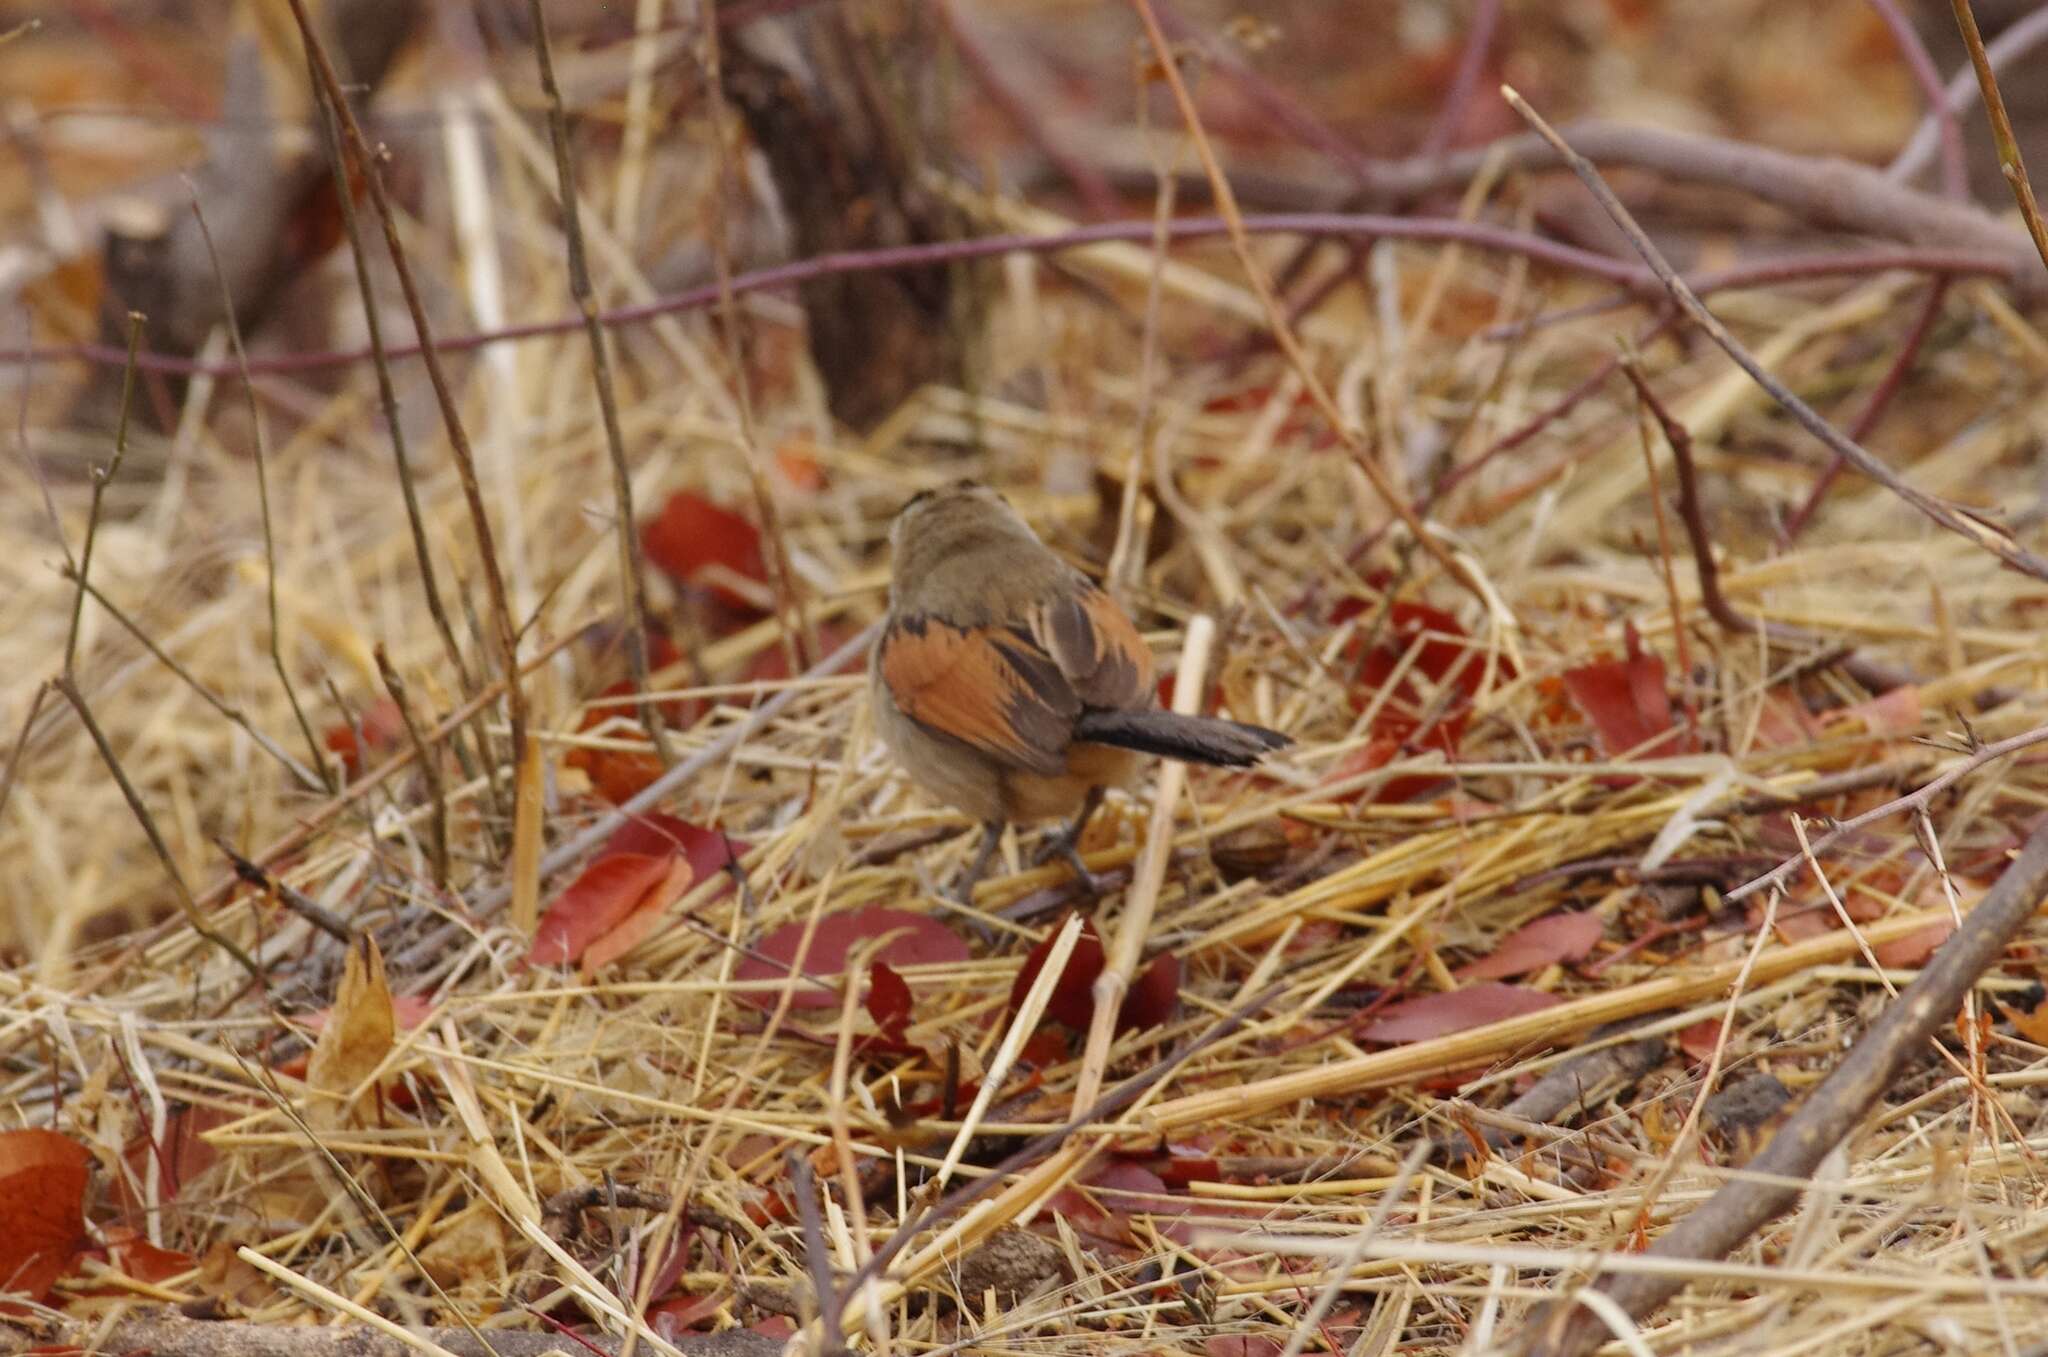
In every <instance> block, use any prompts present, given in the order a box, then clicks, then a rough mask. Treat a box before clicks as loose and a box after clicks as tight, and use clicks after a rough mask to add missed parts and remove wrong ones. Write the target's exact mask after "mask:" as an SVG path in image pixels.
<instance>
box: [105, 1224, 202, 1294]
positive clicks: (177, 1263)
mask: <svg viewBox="0 0 2048 1357" xmlns="http://www.w3.org/2000/svg"><path fill="white" fill-rule="evenodd" d="M106 1254H107V1261H108V1262H109V1263H110V1264H112V1265H113V1266H114V1267H116V1268H118V1269H119V1270H120V1271H122V1272H125V1273H126V1274H128V1275H129V1276H130V1277H133V1278H134V1279H135V1280H136V1281H138V1282H149V1283H151V1284H152V1285H154V1284H156V1283H159V1282H163V1281H167V1280H168V1279H170V1278H172V1277H175V1276H177V1275H178V1274H179V1273H181V1272H190V1271H191V1270H192V1269H193V1268H194V1267H196V1266H197V1265H198V1264H197V1260H196V1259H194V1258H193V1257H192V1255H191V1254H189V1253H179V1252H178V1251H177V1250H175V1249H160V1248H158V1247H157V1246H156V1245H154V1244H152V1243H150V1242H149V1240H148V1239H146V1238H144V1237H143V1235H142V1233H141V1232H140V1231H138V1230H135V1229H132V1228H130V1227H129V1226H126V1225H115V1226H112V1227H110V1228H109V1229H108V1230H107V1232H106Z"/></svg>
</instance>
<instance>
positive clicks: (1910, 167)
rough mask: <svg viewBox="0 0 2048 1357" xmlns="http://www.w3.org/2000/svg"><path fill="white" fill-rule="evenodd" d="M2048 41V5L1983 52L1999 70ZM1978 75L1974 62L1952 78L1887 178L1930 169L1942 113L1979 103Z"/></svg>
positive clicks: (1906, 177)
mask: <svg viewBox="0 0 2048 1357" xmlns="http://www.w3.org/2000/svg"><path fill="white" fill-rule="evenodd" d="M2043 41H2048V6H2043V7H2041V8H2038V9H2036V10H2034V12H2033V13H2031V14H2024V15H2021V16H2020V17H2019V18H2018V19H2016V20H2014V21H2013V23H2012V24H2011V25H2010V26H2009V27H2008V28H2006V30H2005V31H2004V32H2003V33H2000V34H1999V35H1998V36H1997V37H1995V38H1993V39H1992V40H1991V43H1990V45H1989V46H1987V47H1986V48H1985V49H1984V51H1985V55H1986V56H1987V57H1988V58H1989V60H1990V63H1991V69H1992V70H1993V71H2000V70H2003V69H2005V67H2006V66H2007V65H2009V64H2011V63H2012V62H2014V61H2016V60H2018V59H2019V58H2020V57H2023V56H2025V55H2026V54H2027V53H2028V52H2031V51H2032V50H2033V49H2034V48H2035V47H2036V46H2038V45H2039V44H2040V43H2041V42H2043ZM1979 102H1980V100H1979V97H1978V93H1977V78H1976V70H1975V67H1974V65H1971V66H1965V67H1963V68H1962V69H1961V70H1959V71H1957V72H1956V73H1955V74H1954V75H1952V76H1950V77H1949V80H1948V84H1947V85H1946V86H1945V87H1944V88H1943V90H1942V100H1941V111H1940V112H1936V111H1931V110H1930V111H1929V112H1928V113H1926V114H1924V115H1922V117H1921V119H1920V125H1919V126H1918V127H1916V128H1914V129H1913V135H1912V136H1911V137H1910V138H1908V140H1907V142H1906V144H1905V146H1904V147H1903V148H1902V149H1901V150H1900V151H1899V153H1898V155H1896V156H1894V157H1893V158H1892V163H1891V164H1890V165H1888V166H1886V167H1885V171H1884V173H1885V177H1886V178H1887V179H1893V180H1898V181H1901V182H1903V181H1906V180H1909V179H1912V178H1913V177H1914V176H1915V175H1917V174H1919V173H1920V172H1921V171H1922V170H1924V169H1926V168H1927V162H1928V161H1929V160H1930V159H1932V158H1933V156H1934V152H1935V145H1936V143H1937V141H1938V140H1939V138H1940V136H1941V121H1942V118H1943V116H1948V117H1960V116H1961V115H1962V113H1963V110H1965V109H1967V108H1969V107H1971V106H1972V105H1974V104H1977V103H1979Z"/></svg>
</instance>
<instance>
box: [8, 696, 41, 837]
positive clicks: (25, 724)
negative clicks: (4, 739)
mask: <svg viewBox="0 0 2048 1357" xmlns="http://www.w3.org/2000/svg"><path fill="white" fill-rule="evenodd" d="M49 695H50V685H49V683H48V681H47V680H46V681H44V682H42V683H38V684H37V685H36V695H35V696H34V697H32V698H30V699H29V701H28V715H26V716H24V717H22V718H21V730H20V731H19V732H18V733H17V734H16V735H15V737H14V747H13V748H12V749H10V750H8V751H7V767H6V768H4V769H0V815H5V814H6V813H7V798H8V797H9V796H10V795H12V794H13V792H14V775H15V773H16V772H17V771H19V769H20V768H21V755H22V751H23V750H25V749H27V748H28V733H29V731H30V730H31V729H33V728H34V726H35V723H36V715H37V713H39V712H40V711H42V709H43V699H44V698H46V697H48V696H49Z"/></svg>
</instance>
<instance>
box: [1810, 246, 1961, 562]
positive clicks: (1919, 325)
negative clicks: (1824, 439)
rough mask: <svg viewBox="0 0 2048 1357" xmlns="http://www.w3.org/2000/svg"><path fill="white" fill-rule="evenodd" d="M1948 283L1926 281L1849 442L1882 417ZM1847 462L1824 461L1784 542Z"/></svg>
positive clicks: (1923, 339) (1862, 435) (1838, 458)
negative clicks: (1915, 309)
mask: <svg viewBox="0 0 2048 1357" xmlns="http://www.w3.org/2000/svg"><path fill="white" fill-rule="evenodd" d="M1948 285H1949V280H1948V279H1946V278H1936V279H1934V280H1933V281H1932V282H1930V283H1929V284H1928V285H1927V296H1926V298H1925V299H1924V300H1922V301H1921V303H1920V310H1919V311H1918V312H1917V313H1915V315H1914V317H1913V325H1912V328H1911V329H1909V330H1907V331H1906V337H1905V339H1903V340H1902V341H1900V343H1899V352H1898V355H1897V356H1896V357H1894V358H1893V359H1892V365H1891V366H1890V367H1889V368H1887V369H1885V374H1884V376H1883V377H1881V378H1879V379H1878V383H1877V385H1876V386H1874V387H1872V388H1871V390H1870V399H1868V400H1866V401H1865V402H1864V403H1863V408H1862V409H1861V410H1859V411H1857V413H1856V418H1855V420H1854V422H1852V423H1851V424H1850V425H1849V438H1850V440H1851V441H1852V442H1856V443H1861V442H1862V441H1863V440H1864V439H1866V438H1868V437H1869V436H1870V432H1871V430H1873V429H1875V428H1876V427H1877V422H1878V420H1879V419H1881V418H1883V416H1884V412H1885V410H1886V409H1887V408H1889V407H1890V405H1891V403H1892V397H1894V396H1896V395H1898V393H1899V389H1900V388H1901V387H1903V386H1904V385H1905V384H1906V378H1907V376H1908V375H1909V374H1911V372H1912V371H1913V364H1914V363H1915V362H1917V361H1918V360H1919V357H1920V350H1921V348H1922V347H1924V346H1925V345H1926V343H1927V336H1928V335H1929V334H1930V333H1932V331H1933V329H1934V322H1935V321H1936V320H1938V319H1940V317H1941V306H1942V303H1943V302H1945V301H1947V300H1948ZM1848 465H1849V459H1848V458H1846V457H1844V456H1842V454H1840V453H1839V452H1838V453H1836V454H1835V455H1834V457H1832V458H1831V459H1830V460H1829V461H1828V464H1827V466H1826V468H1824V469H1823V470H1822V471H1821V473H1820V475H1819V476H1818V477H1816V478H1815V480H1814V482H1813V488H1812V489H1811V490H1808V491H1807V492H1806V498H1805V499H1804V500H1803V501H1801V502H1800V505H1799V507H1798V508H1797V509H1794V510H1793V511H1792V513H1791V514H1790V516H1788V517H1787V518H1786V520H1785V540H1786V541H1787V542H1791V541H1793V540H1795V539H1796V538H1798V536H1799V534H1800V533H1802V532H1804V531H1805V530H1806V525H1807V524H1809V523H1811V522H1812V521H1813V516H1814V515H1815V514H1816V513H1818V512H1819V511H1820V505H1821V501H1822V500H1824V499H1826V498H1827V496H1828V491H1830V490H1832V489H1833V488H1834V485H1835V482H1836V481H1838V480H1840V479H1841V476H1842V471H1843V469H1844V468H1846V467H1847V466H1848Z"/></svg>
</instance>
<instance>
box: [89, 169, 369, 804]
mask: <svg viewBox="0 0 2048 1357" xmlns="http://www.w3.org/2000/svg"><path fill="white" fill-rule="evenodd" d="M185 187H186V188H187V189H188V190H189V191H190V192H191V195H192V217H193V220H194V221H196V222H198V223H199V238H200V240H202V241H204V242H205V244H206V260H207V263H209V264H211V265H212V266H213V280H214V282H216V283H218V284H219V285H220V304H221V317H222V320H223V321H224V322H225V323H226V325H227V327H228V344H229V346H230V347H231V348H232V349H233V350H234V355H235V367H236V368H237V369H238V370H239V375H240V377H241V379H242V398H243V399H244V400H246V401H247V402H248V404H249V435H250V437H251V438H253V439H255V441H256V453H255V458H254V461H255V464H256V504H257V511H258V513H259V514H260V515H261V516H262V519H263V599H264V606H265V608H266V609H267V610H268V612H269V620H270V664H271V667H272V668H273V669H275V670H276V671H277V681H278V684H279V686H280V687H282V688H283V689H284V697H285V701H286V702H288V703H290V704H291V709H292V718H293V719H294V720H296V721H297V722H298V723H299V734H300V736H301V737H302V738H304V740H305V741H306V750H307V752H308V753H309V754H310V755H311V756H312V759H313V767H314V769H315V771H316V772H317V773H318V774H319V777H320V781H321V783H322V785H324V786H325V787H326V789H327V790H328V791H330V792H331V791H333V790H334V783H333V781H332V780H331V779H332V774H331V773H330V772H329V770H328V767H327V762H326V760H324V759H322V758H321V757H320V739H319V737H318V736H316V735H315V734H314V733H313V723H312V722H311V721H309V720H307V719H306V709H305V707H304V706H302V705H301V704H300V702H299V687H298V685H297V684H295V683H293V682H292V676H291V671H290V670H289V669H287V668H285V663H284V646H283V641H282V639H281V638H282V634H283V631H284V628H283V627H282V626H281V625H280V624H279V622H278V620H277V616H278V615H277V535H276V533H275V532H273V531H272V529H271V521H270V470H269V463H270V456H269V451H270V450H269V448H268V447H267V446H266V439H265V438H264V436H263V412H262V411H261V410H259V409H257V408H256V383H255V382H254V381H252V380H251V379H250V377H249V353H248V350H246V349H244V348H243V347H242V324H241V322H240V321H239V320H237V319H236V318H235V294H234V292H233V290H232V289H231V288H229V287H228V275H227V272H226V271H225V270H224V269H222V268H221V264H220V251H219V250H218V249H216V248H215V247H214V243H213V228H212V227H210V226H208V225H207V224H206V213H205V211H204V210H203V209H202V208H201V207H200V205H199V189H198V187H197V186H196V185H194V184H193V183H192V181H191V180H189V179H188V180H186V181H185ZM79 582H80V583H81V584H83V583H84V579H83V577H80V581H79Z"/></svg>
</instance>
